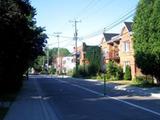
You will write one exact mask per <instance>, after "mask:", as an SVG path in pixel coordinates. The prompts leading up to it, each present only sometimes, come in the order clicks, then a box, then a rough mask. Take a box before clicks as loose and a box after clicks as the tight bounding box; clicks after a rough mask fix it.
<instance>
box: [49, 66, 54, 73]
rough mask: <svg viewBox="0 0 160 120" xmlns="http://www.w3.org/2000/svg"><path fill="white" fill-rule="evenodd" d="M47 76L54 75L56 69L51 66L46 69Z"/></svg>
mask: <svg viewBox="0 0 160 120" xmlns="http://www.w3.org/2000/svg"><path fill="white" fill-rule="evenodd" d="M48 72H49V74H55V73H56V69H55V68H54V66H51V68H49V69H48Z"/></svg>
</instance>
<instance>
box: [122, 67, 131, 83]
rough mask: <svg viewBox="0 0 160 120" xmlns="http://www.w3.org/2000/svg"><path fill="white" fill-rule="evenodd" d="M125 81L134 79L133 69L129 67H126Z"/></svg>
mask: <svg viewBox="0 0 160 120" xmlns="http://www.w3.org/2000/svg"><path fill="white" fill-rule="evenodd" d="M124 79H125V80H131V79H132V75H131V67H130V66H129V65H127V66H126V71H125V74H124Z"/></svg>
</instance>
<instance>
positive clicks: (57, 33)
mask: <svg viewBox="0 0 160 120" xmlns="http://www.w3.org/2000/svg"><path fill="white" fill-rule="evenodd" d="M54 34H55V35H56V37H57V41H58V50H57V66H58V70H57V71H58V74H59V73H61V70H62V69H61V67H62V66H60V55H59V37H60V36H59V35H60V34H61V32H55V33H54Z"/></svg>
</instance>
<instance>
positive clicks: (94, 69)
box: [88, 64, 98, 76]
mask: <svg viewBox="0 0 160 120" xmlns="http://www.w3.org/2000/svg"><path fill="white" fill-rule="evenodd" d="M97 73H98V67H97V66H96V65H95V64H90V65H88V74H89V75H91V76H96V74H97Z"/></svg>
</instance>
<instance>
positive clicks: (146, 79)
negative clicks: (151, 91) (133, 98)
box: [132, 76, 154, 87]
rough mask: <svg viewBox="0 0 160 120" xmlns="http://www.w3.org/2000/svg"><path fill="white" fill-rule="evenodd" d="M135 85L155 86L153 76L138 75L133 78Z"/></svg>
mask: <svg viewBox="0 0 160 120" xmlns="http://www.w3.org/2000/svg"><path fill="white" fill-rule="evenodd" d="M132 83H133V84H134V85H138V86H142V87H146V86H153V85H154V82H153V78H152V77H150V76H137V77H135V78H134V79H133V80H132Z"/></svg>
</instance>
